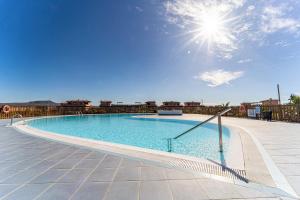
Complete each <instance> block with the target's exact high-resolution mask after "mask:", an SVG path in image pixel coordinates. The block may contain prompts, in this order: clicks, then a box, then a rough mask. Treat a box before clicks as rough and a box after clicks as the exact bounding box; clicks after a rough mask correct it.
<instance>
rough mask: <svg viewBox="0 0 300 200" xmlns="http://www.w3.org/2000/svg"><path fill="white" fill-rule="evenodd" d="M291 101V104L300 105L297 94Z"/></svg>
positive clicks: (299, 97) (293, 95)
mask: <svg viewBox="0 0 300 200" xmlns="http://www.w3.org/2000/svg"><path fill="white" fill-rule="evenodd" d="M289 101H290V103H291V104H300V96H297V95H295V94H291V96H290V98H289Z"/></svg>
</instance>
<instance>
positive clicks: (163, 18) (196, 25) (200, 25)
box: [0, 0, 300, 104]
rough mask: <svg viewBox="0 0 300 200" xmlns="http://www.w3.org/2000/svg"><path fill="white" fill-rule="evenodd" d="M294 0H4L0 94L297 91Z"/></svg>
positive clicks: (126, 97)
mask: <svg viewBox="0 0 300 200" xmlns="http://www.w3.org/2000/svg"><path fill="white" fill-rule="evenodd" d="M299 10H300V1H297V0H287V1H278V0H276V1H275V0H274V1H273V0H264V1H262V0H261V1H257V0H255V1H246V0H210V1H209V0H207V1H194V0H172V1H163V0H101V1H99V0H89V1H82V0H42V1H41V0H6V1H4V0H1V1H0V73H1V75H0V76H1V77H0V102H16V101H30V100H48V99H51V100H53V101H57V102H61V101H64V100H67V99H77V98H83V99H89V100H92V101H93V102H94V103H95V104H96V103H97V102H98V101H99V100H101V99H110V100H113V101H123V102H135V101H146V100H157V101H164V100H178V101H191V100H194V101H201V99H203V101H204V103H224V102H227V101H230V102H231V103H232V104H238V103H240V102H243V101H258V100H262V99H265V98H269V97H273V98H276V97H277V91H276V84H277V83H279V84H280V86H281V92H282V98H283V99H284V100H285V101H286V100H287V99H288V97H289V95H290V94H291V93H296V94H297V93H298V94H299V93H300V76H299V75H300V65H299V64H300V12H299Z"/></svg>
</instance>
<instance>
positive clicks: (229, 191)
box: [196, 179, 243, 199]
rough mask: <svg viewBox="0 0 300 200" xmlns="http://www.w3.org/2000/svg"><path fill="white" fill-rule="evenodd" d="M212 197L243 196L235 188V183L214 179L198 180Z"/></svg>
mask: <svg viewBox="0 0 300 200" xmlns="http://www.w3.org/2000/svg"><path fill="white" fill-rule="evenodd" d="M196 181H197V182H198V184H199V185H200V187H202V188H203V190H204V191H205V193H206V194H207V196H208V197H209V198H210V199H225V198H243V196H242V195H241V194H240V193H239V192H238V191H237V190H236V189H235V188H234V184H230V183H224V182H221V181H214V180H212V179H198V180H196Z"/></svg>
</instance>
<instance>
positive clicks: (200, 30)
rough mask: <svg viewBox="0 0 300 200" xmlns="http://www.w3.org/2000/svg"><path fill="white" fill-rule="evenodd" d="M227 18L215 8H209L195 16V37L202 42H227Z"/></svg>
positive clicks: (228, 31) (209, 43)
mask: <svg viewBox="0 0 300 200" xmlns="http://www.w3.org/2000/svg"><path fill="white" fill-rule="evenodd" d="M227 22H228V19H226V15H222V13H221V11H220V10H219V9H217V7H216V8H209V9H207V10H205V11H203V12H200V13H199V15H198V16H197V17H196V18H195V30H194V33H195V37H194V38H195V39H201V40H202V43H205V42H206V43H207V44H208V45H211V44H222V43H227V42H229V38H228V37H229V33H230V30H229V29H228V23H227Z"/></svg>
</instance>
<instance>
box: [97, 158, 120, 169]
mask: <svg viewBox="0 0 300 200" xmlns="http://www.w3.org/2000/svg"><path fill="white" fill-rule="evenodd" d="M120 161H121V157H118V156H114V155H107V156H106V157H105V158H104V160H103V161H102V162H101V164H100V166H99V167H101V168H117V167H118V166H119V163H120Z"/></svg>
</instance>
